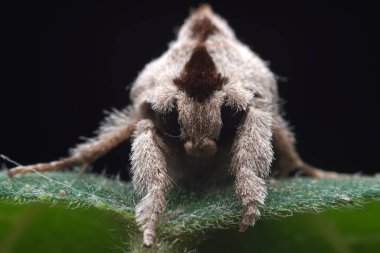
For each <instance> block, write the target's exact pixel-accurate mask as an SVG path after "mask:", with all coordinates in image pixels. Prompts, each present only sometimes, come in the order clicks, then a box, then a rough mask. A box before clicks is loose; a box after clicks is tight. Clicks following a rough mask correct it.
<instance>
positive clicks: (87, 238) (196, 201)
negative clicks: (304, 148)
mask: <svg viewBox="0 0 380 253" xmlns="http://www.w3.org/2000/svg"><path fill="white" fill-rule="evenodd" d="M167 198H168V207H167V210H166V212H165V213H164V214H163V215H162V216H161V219H160V222H159V224H158V226H157V235H158V237H157V241H156V245H155V247H154V248H153V249H144V248H142V246H141V245H142V241H141V240H142V236H141V234H140V232H139V230H138V228H137V225H136V223H135V221H134V207H135V205H136V203H138V201H139V199H140V197H139V196H137V195H136V194H135V193H134V192H133V189H132V186H131V185H130V183H126V182H121V181H119V180H115V179H107V178H105V177H102V176H96V175H91V174H88V175H84V176H78V174H77V173H72V172H54V173H44V174H26V175H19V176H16V177H15V178H13V179H9V178H7V176H6V173H5V172H0V199H1V200H2V204H1V205H0V252H25V251H26V249H27V251H28V252H68V251H70V252H94V253H95V252H108V251H111V252H112V251H113V252H123V251H125V252H187V251H190V250H193V249H195V248H196V247H197V246H198V245H199V244H200V243H201V242H202V241H204V240H205V239H206V238H207V235H209V234H214V235H215V236H216V237H215V238H223V240H222V241H217V243H216V245H215V243H214V246H212V245H213V240H208V241H205V242H203V243H202V244H201V246H200V248H199V250H200V252H212V251H211V248H207V247H211V246H212V247H213V248H215V249H217V248H218V247H217V246H218V245H219V246H223V245H225V243H226V242H228V240H227V239H225V238H228V239H230V243H229V245H234V243H235V244H236V243H237V242H239V243H238V244H236V245H240V244H242V245H247V246H246V247H245V248H244V249H243V248H241V251H235V252H252V251H250V250H251V249H254V248H257V249H261V250H262V249H265V247H266V246H265V245H267V247H268V248H270V249H271V251H268V252H272V251H273V252H287V251H286V250H285V249H287V247H285V246H286V245H292V244H291V242H292V240H291V239H289V238H290V237H289V236H288V237H285V238H288V239H287V240H282V239H281V238H283V235H284V234H299V233H301V235H302V236H303V237H304V238H306V239H307V240H306V239H305V240H304V241H305V244H302V243H301V244H302V245H306V246H310V243H311V242H312V241H313V240H311V238H312V236H311V237H310V238H308V237H307V236H308V235H310V232H312V231H317V232H315V234H316V236H317V235H318V236H319V237H318V238H322V239H320V241H323V242H326V241H328V240H333V241H335V239H331V238H335V237H336V238H338V239H339V236H342V237H344V238H346V237H347V238H351V237H350V236H349V235H347V236H346V235H345V234H342V233H341V231H349V229H345V228H344V229H340V227H339V226H338V227H339V229H337V231H338V232H333V233H332V234H331V235H329V233H331V232H329V231H330V230H329V229H326V228H327V227H328V226H330V225H329V224H330V223H334V222H336V221H339V217H341V215H337V214H335V212H332V211H329V212H325V213H324V215H312V216H309V215H306V214H305V213H317V212H320V211H323V210H325V209H332V208H346V209H347V208H352V207H358V206H362V205H363V204H365V203H366V202H369V201H374V200H378V199H380V177H357V176H353V177H348V178H341V179H339V180H331V179H330V180H328V179H323V180H321V179H320V180H317V179H311V178H295V179H285V180H278V181H274V180H271V181H270V186H269V194H268V197H267V199H266V204H265V206H264V207H262V210H261V212H262V215H263V220H261V221H258V222H257V225H256V226H255V227H254V228H252V229H250V230H249V231H248V232H247V233H237V232H231V231H235V230H236V228H237V224H238V223H239V221H240V219H241V215H242V213H241V210H242V208H241V205H240V203H239V201H238V200H237V199H236V198H235V196H234V193H233V188H232V187H231V186H228V187H225V188H223V189H211V190H208V191H202V192H191V191H186V190H175V191H173V192H171V193H170V194H169V195H168V197H167ZM376 208H377V209H376ZM367 209H368V208H367ZM367 209H364V211H366V210H367ZM375 209H376V210H377V213H379V212H378V211H379V210H380V207H379V205H377V206H375ZM368 212H371V211H368ZM353 213H358V211H355V212H353ZM366 213H367V211H366ZM377 213H376V214H377ZM293 214H299V215H295V216H292V215H293ZM350 214H351V213H348V214H346V213H345V214H342V217H350ZM288 216H292V217H289V218H285V217H288ZM354 217H356V216H354ZM361 217H362V218H363V217H364V218H366V217H371V215H368V214H365V215H362V216H361ZM280 218H281V219H280ZM372 218H373V220H374V221H377V223H376V222H372V223H374V224H377V225H378V227H379V228H380V222H379V221H378V220H379V218H378V215H376V216H374V215H372ZM351 220H353V221H354V220H355V219H348V221H351ZM361 220H362V219H361ZM361 220H360V221H361ZM364 220H365V219H364ZM346 223H347V222H346ZM367 223H368V222H367ZM372 223H368V224H372ZM347 224H351V223H349V222H348V223H347ZM303 225H305V226H303ZM354 225H355V226H354V227H352V226H351V225H346V227H349V228H350V229H351V230H352V228H353V230H355V229H360V225H361V223H360V222H356V223H354ZM343 227H344V226H343ZM227 229H228V230H227ZM221 230H226V231H228V232H220V231H221ZM298 231H299V232H298ZM371 231H372V230H371ZM371 231H370V232H368V231H367V230H365V231H364V232H365V233H367V232H368V233H369V234H368V236H367V237H365V238H364V239H363V240H364V241H365V240H370V239H368V238H372V237H376V236H378V235H379V234H378V232H376V231H372V232H371ZM377 231H380V229H377ZM364 232H363V233H364ZM276 233H277V236H278V235H280V236H281V237H277V239H278V241H280V242H282V244H284V243H285V246H284V245H282V244H281V243H280V242H277V241H276V242H275V240H270V238H272V239H274V238H275V236H276ZM281 233H283V234H281ZM311 235H312V234H311ZM334 236H335V237H334ZM231 240H232V241H231ZM252 240H254V241H255V242H254V243H253V241H252ZM347 240H348V239H347ZM350 240H351V239H350ZM353 240H357V241H359V242H361V240H362V239H353ZM36 241H38V242H39V243H38V244H37V243H33V242H36ZM379 241H380V240H379ZM214 242H215V241H214ZM243 242H244V243H243ZM223 243H224V244H223ZM301 244H300V245H301ZM341 244H343V245H344V246H345V247H346V248H344V247H342V246H339V244H338V246H336V245H335V246H331V245H330V246H329V247H327V246H326V247H324V248H323V247H322V246H321V247H322V248H323V249H324V250H325V249H326V250H330V252H351V251H344V249H350V250H351V249H352V247H351V246H350V245H355V244H354V243H351V244H350V243H348V242H346V241H345V240H343V242H341ZM359 244H360V243H359ZM278 245H282V246H281V248H282V249H284V250H283V251H276V247H279V246H278ZM318 245H324V244H323V243H322V244H321V243H319V244H318ZM300 247H301V246H300ZM340 247H341V248H340ZM353 247H354V246H353ZM227 248H228V247H227V246H223V247H221V248H219V249H218V250H217V251H215V252H231V251H232V250H230V251H223V249H227ZM288 248H289V247H288ZM317 248H318V247H317ZM354 248H355V247H354ZM290 249H291V247H290ZM336 249H339V250H336ZM244 250H246V251H244ZM334 250H336V251H334ZM256 252H258V251H256Z"/></svg>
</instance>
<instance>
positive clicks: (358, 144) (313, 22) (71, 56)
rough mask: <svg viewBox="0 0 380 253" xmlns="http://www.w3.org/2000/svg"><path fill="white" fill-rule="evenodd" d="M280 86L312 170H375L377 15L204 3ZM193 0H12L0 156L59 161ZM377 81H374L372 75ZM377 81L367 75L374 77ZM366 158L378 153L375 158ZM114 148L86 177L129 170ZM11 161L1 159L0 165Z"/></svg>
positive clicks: (119, 99)
mask: <svg viewBox="0 0 380 253" xmlns="http://www.w3.org/2000/svg"><path fill="white" fill-rule="evenodd" d="M211 3H212V5H213V8H214V10H215V11H216V12H217V13H219V14H220V15H222V16H223V17H225V18H226V19H227V20H228V22H229V24H230V25H231V26H232V28H233V29H234V30H235V32H236V34H237V36H238V38H239V39H241V40H242V41H243V42H244V43H246V44H248V45H249V46H250V47H251V48H252V49H253V50H254V51H255V52H256V53H258V54H259V55H260V56H261V57H262V58H263V59H264V60H266V61H269V62H270V66H271V69H272V70H273V71H274V72H275V73H276V74H277V75H279V76H280V77H282V79H283V80H285V79H287V81H286V82H284V81H282V82H280V84H279V86H280V93H281V96H282V98H283V99H284V101H285V105H284V107H285V109H286V112H287V119H288V120H289V121H290V122H291V125H292V126H294V129H295V132H296V136H297V140H298V144H297V147H298V150H299V152H300V153H301V155H302V157H303V158H304V159H305V160H306V161H308V162H309V163H311V164H314V165H316V166H319V167H322V168H325V169H330V170H336V171H344V172H357V171H362V172H364V173H375V172H377V171H379V168H378V163H377V159H376V157H375V156H377V155H378V154H377V152H376V151H377V142H378V140H379V133H378V129H379V127H378V124H377V118H378V116H379V113H378V111H377V109H376V104H377V103H376V102H377V92H375V75H376V72H375V71H376V70H377V69H375V56H374V55H375V42H374V38H375V36H376V34H377V33H378V30H379V29H378V27H377V25H376V23H375V19H376V15H377V14H376V8H375V7H374V6H373V5H372V6H371V5H369V4H368V3H366V2H365V1H360V2H357V1H355V3H352V4H350V3H347V2H343V1H342V2H332V1H292V2H284V1H277V2H276V1H252V2H251V3H247V2H241V1H231V2H221V1H218V2H215V3H213V2H212V1H211ZM197 5H198V2H185V1H177V3H171V4H169V3H164V2H158V1H157V2H152V3H149V2H147V1H138V2H134V3H132V2H127V1H72V2H71V1H50V2H47V1H46V2H42V1H17V2H15V1H14V2H13V3H12V4H7V5H5V6H3V7H2V12H4V13H3V14H2V19H3V21H2V27H3V29H2V32H1V34H2V35H1V38H2V42H3V43H4V42H5V45H3V46H2V51H3V52H2V57H1V58H2V61H3V65H2V66H3V67H2V71H1V72H2V75H1V96H0V101H1V108H0V109H1V119H0V127H1V131H0V153H2V154H5V155H7V156H9V157H11V158H13V159H14V160H16V161H18V162H20V163H22V164H30V163H35V162H40V161H49V160H52V159H56V158H58V157H62V156H64V155H66V154H67V150H68V148H70V147H73V146H74V145H75V144H76V143H78V142H79V139H78V137H79V136H87V137H90V136H92V131H93V130H95V129H96V128H97V126H98V122H99V121H100V120H101V119H102V118H103V113H102V111H103V110H104V109H111V108H112V107H115V108H122V107H123V106H125V105H126V104H128V92H127V91H126V90H125V87H126V86H127V85H128V84H130V83H132V82H133V80H134V78H135V77H136V76H137V74H138V72H139V71H140V70H141V69H142V68H143V67H144V65H145V64H146V63H148V62H149V61H150V60H151V59H153V58H156V57H158V56H160V55H161V54H162V53H163V52H164V51H165V50H166V49H167V44H168V42H170V41H171V40H173V39H174V36H175V34H174V30H175V28H176V27H179V26H180V25H181V24H182V22H183V20H184V19H185V18H186V17H187V15H188V11H189V8H190V7H195V6H197ZM376 76H377V75H376ZM376 81H377V80H376ZM375 152H376V153H375ZM128 153H129V145H128V144H123V145H122V146H120V147H118V148H117V149H116V150H115V151H114V152H111V153H110V154H109V155H107V156H106V157H105V158H103V159H101V161H100V162H98V163H96V166H95V170H97V171H101V170H103V169H105V168H109V169H107V172H108V173H111V174H112V173H113V174H114V173H117V172H116V170H115V169H116V168H117V169H119V170H120V171H119V173H121V174H122V176H124V177H125V176H126V175H127V170H126V169H125V168H126V167H127V166H128ZM9 165H10V164H8V166H9Z"/></svg>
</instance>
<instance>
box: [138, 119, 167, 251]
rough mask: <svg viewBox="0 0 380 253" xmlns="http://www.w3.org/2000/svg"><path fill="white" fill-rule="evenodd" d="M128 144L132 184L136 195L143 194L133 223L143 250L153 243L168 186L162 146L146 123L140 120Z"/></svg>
mask: <svg viewBox="0 0 380 253" xmlns="http://www.w3.org/2000/svg"><path fill="white" fill-rule="evenodd" d="M134 137H135V139H134V141H133V143H132V155H131V162H132V174H133V177H132V183H133V186H134V188H135V189H136V191H137V192H139V193H141V194H145V196H144V198H143V199H142V200H141V201H140V203H139V204H138V205H137V206H136V222H137V224H138V225H139V227H140V229H141V231H142V232H143V243H144V246H145V247H151V246H152V245H153V242H154V240H155V226H156V223H157V220H158V218H159V215H160V214H161V213H162V212H163V211H164V209H165V205H166V201H165V193H166V192H167V191H168V190H169V189H170V188H171V186H172V184H171V181H170V178H169V176H168V175H167V163H166V158H165V155H164V153H163V152H162V147H163V146H162V145H164V144H163V143H162V142H161V140H160V138H159V136H157V135H156V131H155V128H154V125H153V123H152V122H151V121H150V120H147V119H144V120H141V121H140V122H139V123H138V124H137V125H136V130H135V133H134Z"/></svg>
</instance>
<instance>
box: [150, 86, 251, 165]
mask: <svg viewBox="0 0 380 253" xmlns="http://www.w3.org/2000/svg"><path fill="white" fill-rule="evenodd" d="M168 87H169V86H168ZM172 88H173V87H172ZM174 88H175V87H174ZM174 88H173V89H171V88H170V89H171V91H169V90H166V91H165V92H164V90H163V88H159V89H158V90H157V91H159V93H156V94H157V96H158V94H161V95H162V94H165V96H160V98H161V100H158V97H157V96H156V99H155V100H152V101H151V103H150V108H151V110H152V111H153V114H154V121H155V125H156V127H157V129H158V131H159V132H160V133H161V134H162V135H164V136H165V137H168V138H174V139H176V140H177V141H178V142H179V143H180V145H181V146H182V147H183V148H184V150H185V152H186V153H187V154H188V155H189V156H193V157H197V158H208V157H213V156H214V155H215V153H216V152H217V151H218V148H220V146H222V145H231V144H232V142H233V139H234V136H235V133H236V131H237V129H238V127H239V125H240V124H241V123H242V120H243V118H244V115H245V110H246V107H247V104H248V102H249V99H250V98H251V97H252V96H250V95H249V92H246V91H245V90H243V89H241V90H240V92H239V89H238V90H237V89H236V86H234V85H226V86H225V87H224V89H221V90H216V91H214V92H213V93H212V94H211V95H210V96H208V97H207V98H206V99H204V100H199V99H196V98H194V97H192V96H190V95H189V94H187V93H186V92H184V91H181V90H179V89H174ZM244 95H245V96H244Z"/></svg>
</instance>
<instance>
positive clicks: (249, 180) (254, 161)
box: [231, 106, 273, 231]
mask: <svg viewBox="0 0 380 253" xmlns="http://www.w3.org/2000/svg"><path fill="white" fill-rule="evenodd" d="M271 125H272V115H271V113H270V112H268V111H265V110H263V109H257V108H254V107H253V106H250V107H248V110H247V112H246V116H245V118H244V119H243V120H242V123H241V125H240V126H239V128H238V130H237V134H236V138H235V140H234V143H233V146H232V160H231V172H232V173H233V175H235V177H236V179H235V192H236V195H237V196H238V197H239V198H240V200H241V202H242V205H243V208H244V216H243V220H242V221H241V223H240V228H239V231H245V230H246V229H247V228H248V226H250V225H253V224H254V222H255V220H256V219H258V218H259V217H260V211H259V209H258V207H259V205H261V204H263V203H264V199H265V197H266V185H265V181H264V180H265V178H267V177H268V174H269V171H270V165H271V162H272V160H273V149H272V144H271V139H272V129H271Z"/></svg>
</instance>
